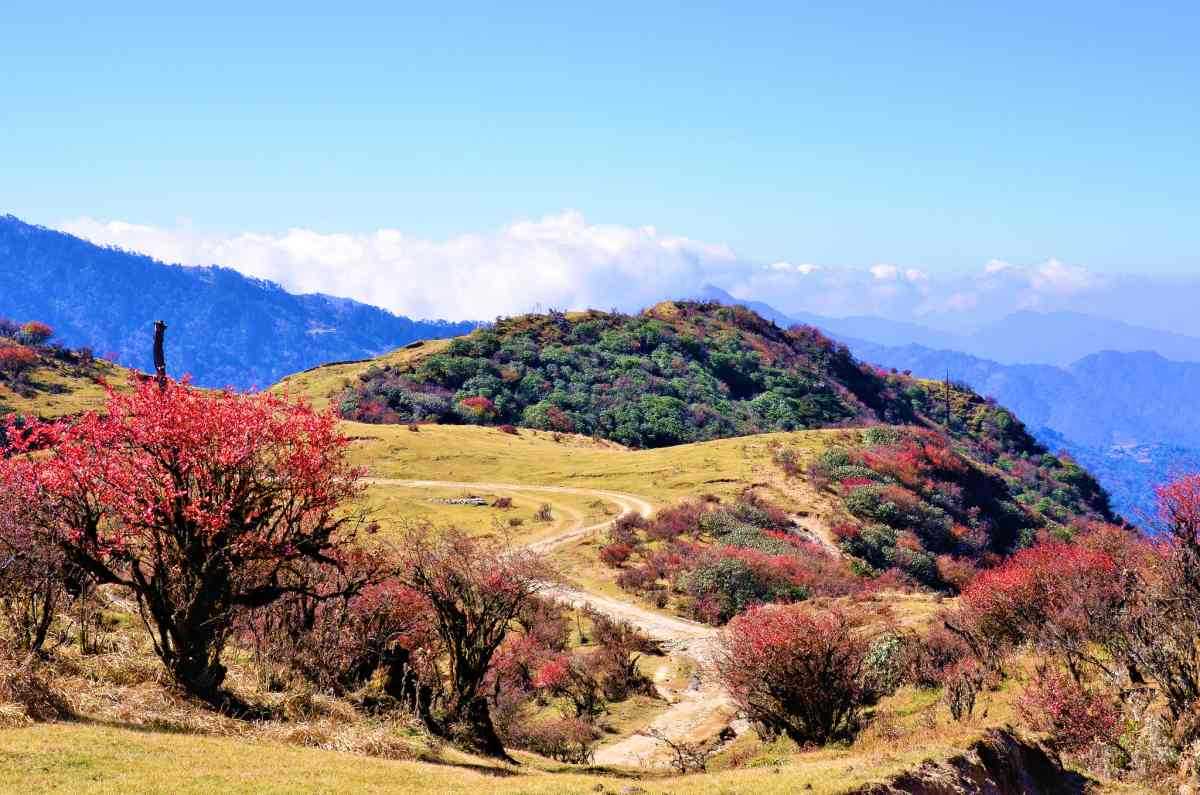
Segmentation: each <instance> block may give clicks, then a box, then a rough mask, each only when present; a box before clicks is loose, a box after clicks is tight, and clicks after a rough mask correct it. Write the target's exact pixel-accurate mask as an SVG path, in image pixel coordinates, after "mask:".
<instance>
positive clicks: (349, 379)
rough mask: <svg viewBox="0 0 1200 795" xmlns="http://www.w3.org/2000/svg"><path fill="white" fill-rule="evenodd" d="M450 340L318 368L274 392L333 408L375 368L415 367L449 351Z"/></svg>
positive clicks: (426, 342)
mask: <svg viewBox="0 0 1200 795" xmlns="http://www.w3.org/2000/svg"><path fill="white" fill-rule="evenodd" d="M449 344H450V340H424V341H421V342H419V343H413V344H412V345H409V346H406V347H403V348H397V349H396V350H394V351H392V352H391V353H386V354H384V355H383V356H378V357H376V358H374V359H364V360H362V361H355V362H346V363H343V364H327V365H323V366H321V367H314V368H312V369H310V370H305V371H304V372H301V373H295V374H293V375H289V376H288V377H287V378H284V379H283V380H282V381H280V382H279V383H278V384H276V385H275V386H274V387H272V390H273V391H276V392H283V393H286V394H288V395H290V396H291V397H298V398H304V399H305V400H307V401H308V402H310V403H312V404H313V405H314V406H316V407H317V408H319V409H323V408H326V407H328V406H329V404H330V402H331V401H332V399H333V398H334V397H335V396H336V395H337V394H338V393H340V392H341V391H342V390H343V389H344V388H345V387H346V386H348V385H349V384H351V383H353V381H354V380H355V379H357V378H358V376H359V375H361V374H362V373H365V372H366V371H367V370H369V369H370V368H372V367H382V366H385V365H398V364H415V363H416V362H419V361H420V360H421V359H424V358H425V357H427V356H432V355H433V354H435V353H439V352H441V351H443V350H445V349H446V346H447V345H449Z"/></svg>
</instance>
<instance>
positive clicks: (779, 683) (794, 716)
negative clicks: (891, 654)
mask: <svg viewBox="0 0 1200 795" xmlns="http://www.w3.org/2000/svg"><path fill="white" fill-rule="evenodd" d="M870 643H871V638H870V637H869V636H868V635H867V634H866V633H865V632H864V631H863V621H862V620H861V619H860V618H859V617H858V615H857V614H855V613H853V612H848V611H846V610H841V609H830V610H819V609H816V608H812V607H810V606H808V605H804V604H791V605H765V606H763V607H756V608H751V609H750V610H748V611H746V612H745V613H743V614H741V615H740V616H737V617H736V618H734V619H733V620H732V621H730V622H729V626H728V628H727V630H726V634H725V639H724V660H723V663H724V664H723V665H722V666H721V675H722V678H723V679H724V681H725V685H726V686H727V687H728V688H729V690H730V692H731V693H732V694H733V697H734V699H735V700H736V701H737V702H738V704H739V705H740V706H741V707H742V709H743V710H745V711H746V714H747V715H748V716H749V717H750V719H751V720H752V721H753V722H754V723H755V724H757V725H758V726H759V727H760V728H761V729H763V730H764V731H765V733H766V734H768V735H771V734H778V733H783V734H786V735H787V736H788V737H790V738H792V739H793V740H795V741H796V742H797V743H801V744H809V743H816V744H824V743H827V742H830V741H832V740H835V739H838V738H840V737H846V736H850V735H852V734H853V733H854V731H855V728H856V724H857V717H858V713H859V710H860V709H861V708H862V707H863V706H864V704H865V702H866V701H867V700H868V699H869V698H870V692H869V690H870V689H869V688H868V687H867V686H866V683H865V676H864V669H865V666H866V656H867V651H868V649H869V648H870Z"/></svg>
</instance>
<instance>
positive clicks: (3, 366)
mask: <svg viewBox="0 0 1200 795" xmlns="http://www.w3.org/2000/svg"><path fill="white" fill-rule="evenodd" d="M37 363H38V355H37V352H36V351H34V350H33V349H32V348H28V347H26V346H24V345H7V346H2V347H0V374H3V375H7V376H10V377H13V376H18V375H20V374H21V373H23V372H25V371H26V370H29V369H31V368H33V367H36V366H37Z"/></svg>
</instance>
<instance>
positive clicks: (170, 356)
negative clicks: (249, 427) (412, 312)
mask: <svg viewBox="0 0 1200 795" xmlns="http://www.w3.org/2000/svg"><path fill="white" fill-rule="evenodd" d="M0 316H7V317H11V318H14V319H18V320H41V321H44V322H46V323H49V324H50V325H52V326H54V328H55V329H57V331H58V334H59V339H60V340H61V341H62V342H63V343H64V344H67V345H71V346H80V345H88V346H91V347H92V348H93V349H94V350H95V352H96V353H97V355H109V356H115V357H116V358H117V359H118V360H119V361H120V362H121V363H122V364H126V365H129V366H132V367H137V368H140V369H142V370H150V369H152V363H151V345H152V340H153V323H154V321H155V320H156V319H160V318H161V319H163V320H165V321H166V322H167V325H168V328H169V330H168V332H167V364H168V368H169V369H170V371H171V373H172V374H173V375H182V374H184V373H188V374H190V375H191V376H192V377H193V379H194V381H195V382H196V383H198V384H201V385H206V386H234V387H241V388H245V387H251V386H268V385H270V384H272V383H274V382H275V381H276V380H278V379H279V378H280V377H282V376H284V375H287V374H288V373H293V372H296V371H297V370H303V369H306V368H308V367H313V366H315V365H318V364H323V363H325V362H329V361H338V360H345V359H360V358H366V357H370V356H374V355H377V354H380V353H383V352H385V351H388V350H390V349H392V348H395V347H398V346H400V345H403V344H405V343H408V342H411V341H413V340H416V339H426V338H433V337H448V336H454V335H457V334H462V333H465V332H466V331H468V330H470V329H471V328H474V327H475V325H476V324H475V323H462V322H459V323H449V322H445V321H440V320H435V321H424V320H411V319H409V318H406V317H402V316H399V315H394V314H392V313H391V312H387V311H385V310H382V309H378V308H376V307H373V306H368V305H366V304H361V303H358V302H356V301H351V300H348V299H344V298H334V297H332V296H327V295H319V294H318V295H294V294H292V293H289V292H287V291H286V290H284V289H283V288H282V287H280V286H279V285H278V284H275V283H274V282H269V281H264V280H261V279H252V278H249V277H246V276H243V275H242V274H240V273H238V272H237V271H234V270H231V269H229V268H222V267H203V268H195V267H182V266H179V265H167V264H164V263H162V262H158V261H157V260H154V259H151V258H150V257H146V256H143V255H140V254H134V253H131V252H127V251H122V250H119V249H115V248H105V247H101V246H97V245H94V244H92V243H89V242H87V241H85V240H81V239H80V238H77V237H74V236H72V235H68V234H64V233H62V232H56V231H54V230H51V229H46V228H44V227H40V226H33V225H30V224H26V223H23V222H22V221H20V220H18V219H17V218H14V217H12V216H2V217H0Z"/></svg>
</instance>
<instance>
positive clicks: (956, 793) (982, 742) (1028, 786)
mask: <svg viewBox="0 0 1200 795" xmlns="http://www.w3.org/2000/svg"><path fill="white" fill-rule="evenodd" d="M1087 784H1088V782H1087V779H1085V778H1083V777H1082V776H1079V775H1078V774H1075V773H1072V772H1070V771H1068V770H1064V769H1063V766H1062V762H1061V760H1060V759H1059V758H1058V754H1056V753H1055V752H1054V751H1053V750H1051V749H1048V748H1046V747H1044V746H1042V745H1040V744H1038V743H1033V742H1030V741H1028V740H1024V739H1022V738H1020V737H1018V736H1017V735H1016V734H1014V733H1013V732H1011V731H1008V730H1004V729H992V730H989V731H988V732H987V733H986V734H985V735H984V736H983V737H982V738H980V739H979V740H977V741H976V742H975V743H973V744H972V745H971V747H970V748H969V749H967V751H966V753H963V754H959V755H958V756H954V757H951V758H950V759H947V760H945V761H938V762H934V761H928V762H925V763H923V764H922V765H921V766H920V767H918V768H917V769H916V770H913V771H912V772H909V773H902V774H900V775H899V776H896V777H895V778H894V779H892V780H891V781H889V782H887V783H884V784H872V785H868V786H866V787H862V788H860V789H857V790H855V791H854V793H855V795H900V794H901V793H910V794H911V795H967V794H968V793H984V795H1075V794H1076V793H1083V792H1086V791H1087Z"/></svg>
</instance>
